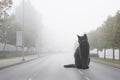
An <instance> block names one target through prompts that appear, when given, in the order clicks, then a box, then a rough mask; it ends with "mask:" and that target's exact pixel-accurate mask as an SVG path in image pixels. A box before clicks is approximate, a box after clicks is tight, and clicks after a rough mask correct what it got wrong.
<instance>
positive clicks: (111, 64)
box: [91, 59, 120, 69]
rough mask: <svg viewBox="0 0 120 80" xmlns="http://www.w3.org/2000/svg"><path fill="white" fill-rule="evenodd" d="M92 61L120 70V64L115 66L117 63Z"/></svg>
mask: <svg viewBox="0 0 120 80" xmlns="http://www.w3.org/2000/svg"><path fill="white" fill-rule="evenodd" d="M91 60H92V61H93V62H98V63H100V64H104V65H108V66H112V67H114V68H118V69H120V64H115V63H111V62H105V61H100V60H96V59H91Z"/></svg>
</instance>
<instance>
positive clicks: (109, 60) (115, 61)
mask: <svg viewBox="0 0 120 80" xmlns="http://www.w3.org/2000/svg"><path fill="white" fill-rule="evenodd" d="M91 58H92V59H96V60H100V61H105V62H111V63H114V64H120V60H112V59H104V58H97V57H91Z"/></svg>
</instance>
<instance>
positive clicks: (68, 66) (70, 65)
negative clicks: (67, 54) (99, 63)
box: [64, 64, 76, 68]
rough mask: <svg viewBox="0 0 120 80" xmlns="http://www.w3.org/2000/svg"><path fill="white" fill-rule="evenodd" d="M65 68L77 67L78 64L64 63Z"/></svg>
mask: <svg viewBox="0 0 120 80" xmlns="http://www.w3.org/2000/svg"><path fill="white" fill-rule="evenodd" d="M64 67H65V68H75V67H76V65H75V64H68V65H64Z"/></svg>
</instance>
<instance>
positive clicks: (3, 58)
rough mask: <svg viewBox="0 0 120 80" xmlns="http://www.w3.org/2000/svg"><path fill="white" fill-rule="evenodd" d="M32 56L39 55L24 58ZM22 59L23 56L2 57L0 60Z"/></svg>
mask: <svg viewBox="0 0 120 80" xmlns="http://www.w3.org/2000/svg"><path fill="white" fill-rule="evenodd" d="M32 55H37V54H31V55H25V56H24V57H27V56H32ZM20 57H21V58H22V57H23V56H7V57H0V60H5V59H13V58H20Z"/></svg>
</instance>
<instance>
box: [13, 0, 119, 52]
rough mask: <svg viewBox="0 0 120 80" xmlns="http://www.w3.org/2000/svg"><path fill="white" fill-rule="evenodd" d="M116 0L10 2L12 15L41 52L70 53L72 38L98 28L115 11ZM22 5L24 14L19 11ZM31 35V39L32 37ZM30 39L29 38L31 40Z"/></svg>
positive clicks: (74, 44) (73, 45)
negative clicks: (12, 3)
mask: <svg viewBox="0 0 120 80" xmlns="http://www.w3.org/2000/svg"><path fill="white" fill-rule="evenodd" d="M119 2H120V1H119V0H116V1H114V0H105V1H104V0H90V1H88V0H84V1H83V0H59V1H58V0H34V1H33V0H24V2H23V1H22V0H14V6H13V8H12V13H13V14H15V16H16V18H17V21H18V22H20V23H21V24H22V22H23V17H22V16H23V12H24V24H25V26H24V28H25V30H26V31H27V32H28V36H29V37H31V38H30V39H35V37H36V36H37V39H36V45H37V46H38V47H40V49H41V50H43V51H45V50H48V51H69V52H71V51H74V49H75V46H76V44H77V37H76V35H77V34H79V35H83V34H84V33H88V32H90V31H92V30H95V29H97V28H98V27H99V26H101V25H102V24H103V23H104V21H105V20H106V19H107V17H108V16H109V15H110V16H113V15H115V13H116V12H117V10H119V7H120V5H119ZM23 5H24V10H23ZM33 34H34V35H33ZM31 35H33V36H31Z"/></svg>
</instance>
